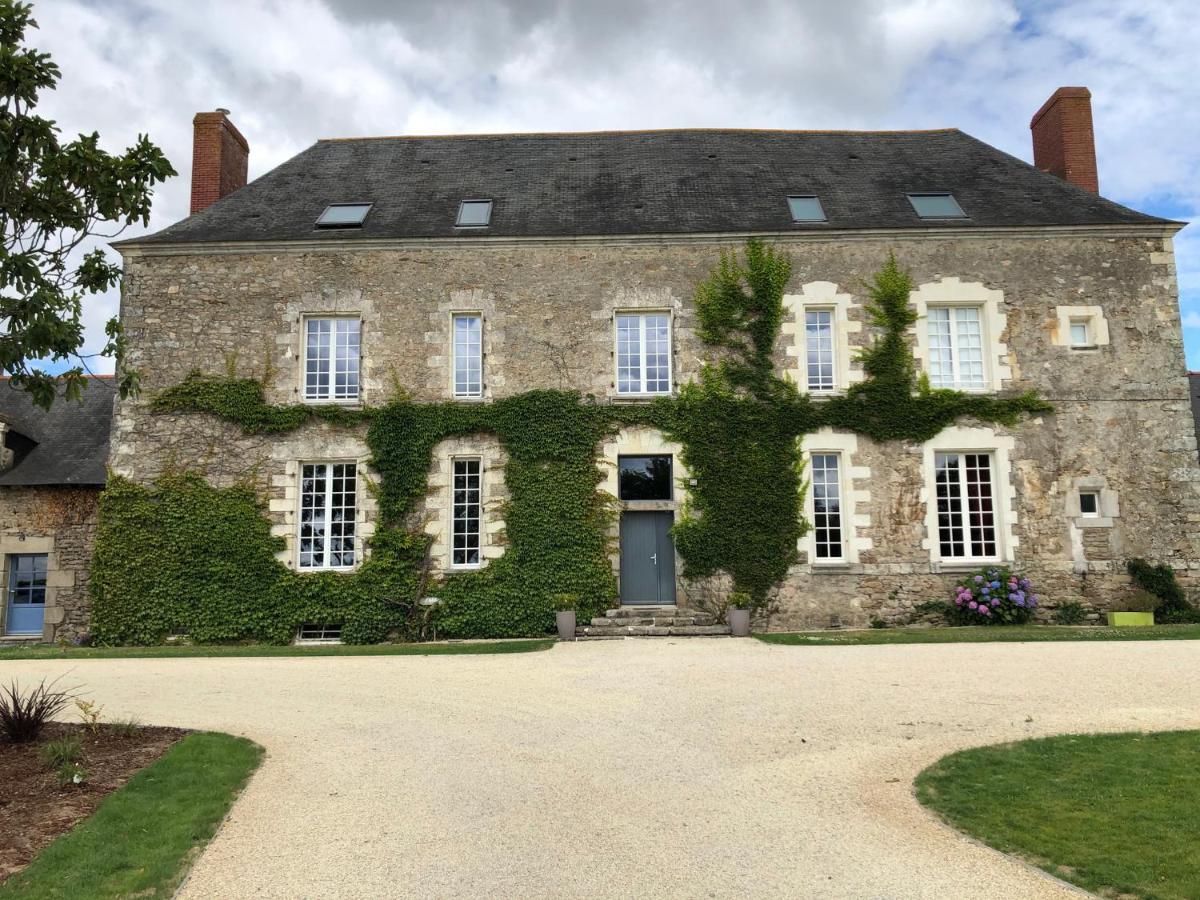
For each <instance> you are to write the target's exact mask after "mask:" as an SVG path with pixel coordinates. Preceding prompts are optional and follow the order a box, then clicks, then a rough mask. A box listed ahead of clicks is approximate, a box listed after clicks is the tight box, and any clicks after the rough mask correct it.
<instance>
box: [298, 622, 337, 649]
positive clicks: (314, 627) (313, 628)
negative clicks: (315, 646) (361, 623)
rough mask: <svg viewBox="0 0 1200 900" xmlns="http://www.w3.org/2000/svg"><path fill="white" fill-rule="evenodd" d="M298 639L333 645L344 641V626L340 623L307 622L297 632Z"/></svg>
mask: <svg viewBox="0 0 1200 900" xmlns="http://www.w3.org/2000/svg"><path fill="white" fill-rule="evenodd" d="M296 638H297V640H301V641H320V642H322V643H326V644H333V643H336V642H338V641H340V640H341V639H342V625H341V623H340V622H338V623H331V622H305V623H304V624H303V625H301V626H300V627H299V628H298V629H297V630H296Z"/></svg>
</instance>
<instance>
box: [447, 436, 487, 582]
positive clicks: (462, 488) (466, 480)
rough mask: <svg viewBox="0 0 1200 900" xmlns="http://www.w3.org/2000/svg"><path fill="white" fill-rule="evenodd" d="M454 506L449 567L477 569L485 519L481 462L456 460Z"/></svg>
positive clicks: (477, 460)
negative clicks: (481, 524) (481, 531)
mask: <svg viewBox="0 0 1200 900" xmlns="http://www.w3.org/2000/svg"><path fill="white" fill-rule="evenodd" d="M453 503H454V509H453V513H452V528H451V541H452V544H451V556H450V564H451V565H452V566H478V565H479V564H480V562H481V560H480V552H479V547H480V527H479V526H480V522H481V521H482V519H483V465H482V462H481V461H480V460H479V459H456V460H454V501H453Z"/></svg>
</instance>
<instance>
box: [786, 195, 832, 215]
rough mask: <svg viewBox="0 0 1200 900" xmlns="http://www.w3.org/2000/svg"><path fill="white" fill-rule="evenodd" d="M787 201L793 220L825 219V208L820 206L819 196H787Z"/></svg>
mask: <svg viewBox="0 0 1200 900" xmlns="http://www.w3.org/2000/svg"><path fill="white" fill-rule="evenodd" d="M787 202H788V209H789V210H790V211H791V213H792V221H793V222H824V221H825V209H824V207H822V206H821V198H820V197H813V196H800V195H798V196H792V197H788V198H787Z"/></svg>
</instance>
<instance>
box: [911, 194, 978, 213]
mask: <svg viewBox="0 0 1200 900" xmlns="http://www.w3.org/2000/svg"><path fill="white" fill-rule="evenodd" d="M908 202H909V203H911V204H912V208H913V210H914V211H915V212H916V214H917V215H918V216H920V217H921V218H922V219H965V218H966V217H967V214H966V213H965V212H963V208H962V207H961V206H959V205H958V201H957V200H955V199H954V195H953V194H951V193H948V192H943V193H929V194H909V195H908Z"/></svg>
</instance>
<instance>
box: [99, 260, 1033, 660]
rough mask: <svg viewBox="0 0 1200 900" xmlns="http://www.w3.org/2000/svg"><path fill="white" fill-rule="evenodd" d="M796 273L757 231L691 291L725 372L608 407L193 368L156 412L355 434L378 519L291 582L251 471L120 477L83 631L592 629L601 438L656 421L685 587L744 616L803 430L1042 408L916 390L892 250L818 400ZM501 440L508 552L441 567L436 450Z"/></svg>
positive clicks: (607, 506)
mask: <svg viewBox="0 0 1200 900" xmlns="http://www.w3.org/2000/svg"><path fill="white" fill-rule="evenodd" d="M790 278H791V264H790V261H789V260H788V258H787V257H786V256H784V255H783V254H781V253H779V252H777V251H776V250H775V249H774V248H772V247H770V246H768V245H766V244H763V243H762V242H760V241H757V240H751V241H748V242H747V245H746V248H745V261H744V262H743V261H742V260H740V259H739V258H738V257H737V256H736V255H735V254H732V253H726V254H722V256H721V259H720V262H719V264H718V265H717V267H716V268H715V269H714V271H713V272H712V274H711V275H710V277H709V278H708V280H706V281H705V282H704V283H702V284H701V285H700V286H699V287H698V288H697V291H696V310H697V317H698V322H699V328H698V333H699V335H700V337H701V339H702V340H703V341H704V342H705V343H707V344H708V345H709V346H710V347H712V348H713V349H714V351H715V355H716V356H717V358H718V361H717V362H715V363H714V364H711V365H707V366H705V367H704V368H703V370H702V371H701V373H700V377H699V378H698V380H696V381H695V382H693V383H690V384H686V385H683V386H682V387H681V388H680V390H679V394H678V396H677V397H674V398H661V399H658V400H655V401H654V402H652V403H650V404H645V405H624V404H602V403H598V402H596V401H595V400H594V399H592V398H584V397H582V396H581V395H580V394H578V393H575V392H570V391H552V390H536V391H529V392H527V393H524V394H520V395H518V396H515V397H509V398H505V399H503V400H498V401H495V402H492V403H488V404H481V405H477V404H470V405H468V404H456V403H415V402H413V401H411V400H410V399H407V398H403V397H402V398H399V399H396V400H394V401H392V402H390V403H388V404H386V405H384V406H379V407H372V408H366V409H346V408H343V407H336V406H312V405H307V404H303V405H302V404H294V405H280V406H275V405H271V404H268V403H266V402H265V400H264V394H263V386H262V383H261V382H260V381H257V380H255V379H246V378H243V379H238V378H233V377H213V376H205V375H202V374H200V373H194V374H193V375H191V376H189V377H188V378H187V379H186V380H185V381H184V382H182V383H181V384H179V385H176V386H175V387H172V388H169V389H167V390H166V391H164V392H162V393H161V394H160V395H158V396H157V397H156V398H155V400H154V402H153V410H154V411H155V412H156V413H162V414H169V413H205V414H208V415H212V416H215V417H217V418H220V419H223V420H225V421H229V422H232V423H235V424H237V425H239V426H240V427H241V428H242V429H243V430H244V431H246V432H247V433H267V434H271V433H282V432H287V431H292V430H294V429H297V428H299V427H301V426H303V425H305V424H307V423H309V422H312V421H323V422H329V423H332V424H334V425H337V426H345V427H350V426H360V425H363V424H365V425H366V429H367V433H366V442H367V446H368V448H369V450H370V453H371V460H370V463H371V467H372V468H373V469H374V470H375V471H376V472H377V473H378V475H379V482H378V485H377V486H376V490H377V496H378V500H379V511H380V515H379V522H378V525H377V530H376V532H375V535H374V536H373V538H372V539H371V544H370V550H371V553H370V555H369V556H368V557H367V558H366V559H365V560H364V561H363V563H362V564H361V565H360V566H359V568H358V569H357V570H356V571H355V572H353V573H320V574H299V573H296V572H294V571H292V570H290V569H289V568H287V567H286V566H284V565H283V564H282V563H280V562H279V561H278V560H277V558H276V556H275V554H276V553H277V552H278V551H279V550H280V549H282V546H283V544H282V540H281V539H280V538H278V537H275V536H273V535H271V533H270V525H269V523H268V520H267V519H266V517H265V509H264V505H263V501H262V499H261V498H260V497H258V495H257V494H256V491H255V489H254V487H253V484H252V474H253V473H248V476H247V481H246V483H244V484H241V485H237V486H234V487H231V488H224V489H219V488H215V487H213V486H211V485H209V484H208V483H207V482H206V481H205V479H204V478H203V477H202V476H201V475H199V474H197V473H169V474H168V475H166V476H164V477H163V478H161V479H160V480H159V481H158V482H157V483H155V484H153V485H137V484H134V483H132V482H130V481H128V480H125V479H121V478H116V477H114V478H112V479H111V480H110V482H109V485H108V488H107V489H106V490H105V492H104V494H103V495H102V498H101V516H100V528H99V532H98V535H97V541H96V548H97V549H96V553H95V557H94V560H93V571H92V582H91V583H92V591H93V600H94V603H93V627H94V630H95V635H96V638H97V639H98V640H100V641H102V642H106V643H155V642H159V641H162V640H163V639H165V638H166V637H167V636H169V635H171V634H175V633H184V634H187V635H188V636H189V637H190V638H191V639H193V640H197V641H232V640H257V641H271V642H285V641H288V640H290V639H291V638H292V637H293V635H294V633H295V629H296V628H297V626H298V625H299V624H300V623H301V622H306V621H315V622H342V623H344V625H343V639H344V640H347V641H353V642H375V641H380V640H384V639H387V638H389V637H400V638H407V639H412V638H420V637H424V636H426V634H427V633H428V629H429V627H430V625H431V624H432V623H431V622H430V621H429V618H428V617H429V613H428V612H427V611H426V610H425V608H424V607H422V606H420V605H419V604H418V602H417V601H418V600H419V599H420V598H421V597H422V596H427V595H433V596H437V597H438V598H439V599H440V601H441V603H440V604H439V606H438V607H437V609H436V613H434V615H435V616H436V626H437V631H438V633H439V635H443V636H446V637H511V636H535V635H542V634H545V633H546V632H547V631H549V630H550V629H551V627H552V624H553V605H552V597H553V596H554V595H555V594H559V593H571V594H576V595H578V596H579V597H580V598H581V603H580V609H579V615H580V618H581V619H583V620H586V618H587V617H589V616H591V615H595V614H597V613H598V612H600V611H601V610H603V609H604V608H606V607H608V606H610V605H612V603H613V602H614V600H615V599H616V596H617V585H616V581H615V578H614V576H613V571H612V565H611V561H610V559H611V552H612V550H613V548H612V546H611V537H610V535H611V533H612V526H613V523H614V517H615V515H616V512H615V508H614V506H613V504H612V502H611V498H607V497H606V496H605V495H603V494H602V493H601V492H600V491H599V490H598V486H599V484H600V481H601V479H602V475H601V472H600V470H599V468H598V466H597V460H596V453H597V448H598V445H599V444H600V443H601V442H602V441H603V440H604V439H605V438H606V437H609V436H610V435H612V434H614V433H615V432H616V431H617V430H618V429H620V428H621V427H626V426H633V425H648V426H653V427H656V428H659V429H661V430H662V431H663V432H664V433H665V434H666V435H667V437H668V438H670V439H672V440H674V441H677V442H678V443H680V444H681V445H682V447H683V462H684V464H685V465H686V466H687V468H688V471H689V473H690V475H691V477H692V478H693V479H694V484H693V485H692V486H691V487H690V488H689V491H688V497H687V503H686V507H685V510H684V513H683V515H682V517H681V519H680V521H679V522H678V523H677V525H676V526H675V529H674V537H675V542H676V547H677V549H678V552H679V555H680V557H681V558H682V560H683V564H684V565H683V574H684V576H685V577H687V578H702V577H706V576H710V575H715V574H717V573H726V574H728V575H729V576H730V577H731V578H732V581H733V585H734V588H735V589H736V590H739V591H744V592H746V593H748V594H750V596H751V597H752V599H753V601H754V603H755V604H757V605H762V604H764V603H766V601H767V599H768V597H769V595H770V593H771V591H772V589H773V588H774V587H775V586H776V585H777V584H778V583H779V582H780V581H781V580H782V579H783V578H784V576H785V575H786V573H787V569H788V567H789V566H790V565H792V564H793V563H794V562H795V560H796V545H797V541H798V539H799V538H800V537H801V536H802V535H803V534H804V532H805V530H806V528H807V527H808V526H807V523H806V522H805V520H804V517H803V514H802V510H803V497H804V493H803V491H804V479H803V460H802V455H801V439H802V437H803V435H805V434H808V433H811V432H813V431H815V430H817V429H819V428H821V427H824V426H827V425H828V426H832V427H834V428H839V429H845V430H851V431H855V432H858V433H860V434H864V435H867V436H869V437H871V438H874V439H875V440H879V441H889V440H916V441H919V440H926V439H928V438H929V437H932V436H933V435H935V434H937V433H938V431H940V430H941V429H942V428H944V427H945V426H946V425H948V424H950V423H951V422H953V421H955V420H956V419H958V418H960V417H964V416H971V417H974V418H976V419H980V420H983V421H992V422H1000V423H1006V424H1011V423H1013V422H1015V421H1016V420H1017V419H1018V417H1019V416H1020V415H1021V414H1022V413H1031V412H1041V411H1045V410H1048V409H1049V407H1048V405H1047V404H1046V403H1044V402H1043V401H1041V400H1039V399H1038V398H1037V397H1036V396H1035V395H1034V394H1032V393H1029V394H1022V395H1020V396H1016V397H1007V398H1002V397H982V396H973V395H967V394H962V393H959V392H956V391H947V390H933V389H930V388H929V386H928V384H926V383H925V382H923V381H921V380H919V379H918V378H917V377H916V370H915V366H914V363H913V360H912V353H911V349H910V348H909V345H908V340H907V337H906V331H907V329H908V327H909V326H910V325H912V324H913V323H914V322H915V321H916V314H915V312H913V310H912V309H911V308H910V306H909V302H908V300H909V293H910V291H911V290H912V287H913V284H912V281H911V279H910V278H909V276H908V274H907V273H905V272H903V271H902V270H901V269H900V268H899V266H898V265H897V264H896V261H895V259H894V258H892V257H889V258H888V260H887V262H886V263H885V265H884V267H883V268H882V269H881V270H880V272H879V273H877V274H876V276H875V277H874V279H873V280H872V281H871V283H870V284H869V286H868V289H869V293H870V297H871V303H870V305H869V307H868V313H869V316H870V325H871V326H872V328H873V329H874V330H875V332H876V334H875V336H874V340H873V342H872V343H871V345H870V346H869V347H867V348H866V349H865V350H863V351H862V353H861V359H862V364H863V370H864V375H865V378H864V380H863V381H862V382H861V383H859V384H856V385H854V386H852V387H851V388H850V389H849V390H847V391H846V393H845V394H844V395H841V396H839V397H834V398H831V399H828V400H821V401H813V400H811V399H810V398H809V397H808V396H807V395H804V394H801V393H800V392H799V391H798V390H797V388H796V386H795V385H794V384H793V383H792V382H790V381H789V380H787V379H784V378H779V377H778V376H777V375H776V374H775V371H774V352H775V343H776V340H777V337H778V334H779V330H780V324H781V323H782V321H783V315H784V307H783V293H784V291H785V289H786V286H787V284H788V282H789V280H790ZM471 434H493V435H496V436H497V437H498V438H499V440H500V441H501V442H502V444H503V445H504V448H505V450H506V451H507V453H508V456H509V460H508V463H507V466H506V468H505V480H506V484H507V487H508V490H509V492H510V495H511V499H510V500H509V501H508V502H507V504H506V506H505V508H504V509H503V510H502V516H503V518H504V521H505V534H506V539H507V547H506V550H505V553H504V554H503V555H502V556H500V557H499V558H497V559H494V560H492V561H491V562H490V563H489V565H487V566H486V567H485V568H483V569H481V570H479V571H475V572H469V573H455V574H449V575H443V576H434V575H433V574H431V572H430V565H429V542H430V539H429V538H428V536H427V535H426V534H425V533H424V532H423V530H422V527H421V523H420V522H419V520H418V517H419V510H420V501H421V500H422V499H423V498H424V496H425V494H426V492H427V484H426V481H427V476H428V472H429V467H430V464H431V459H432V452H433V448H434V447H435V446H436V445H437V444H438V443H439V442H440V441H443V440H445V439H447V438H451V437H461V436H466V435H471Z"/></svg>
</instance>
